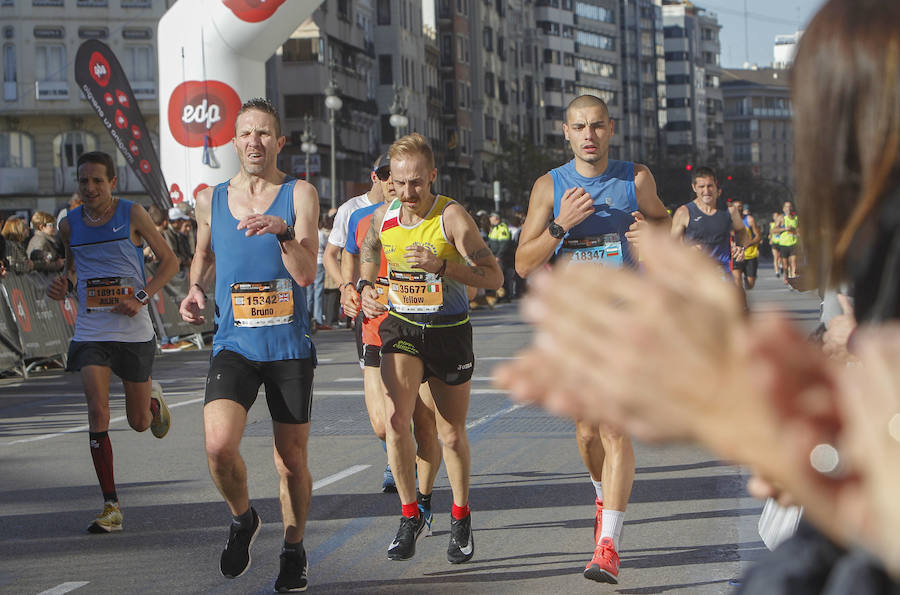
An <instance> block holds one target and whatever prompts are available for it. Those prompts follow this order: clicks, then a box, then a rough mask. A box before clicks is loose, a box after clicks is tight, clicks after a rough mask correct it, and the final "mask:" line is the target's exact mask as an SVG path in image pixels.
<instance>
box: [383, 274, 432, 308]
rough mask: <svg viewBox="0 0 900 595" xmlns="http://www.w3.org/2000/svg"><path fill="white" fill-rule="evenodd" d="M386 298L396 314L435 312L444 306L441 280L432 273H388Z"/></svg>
mask: <svg viewBox="0 0 900 595" xmlns="http://www.w3.org/2000/svg"><path fill="white" fill-rule="evenodd" d="M388 283H389V288H388V298H389V299H390V301H391V307H392V308H393V309H394V310H396V311H397V312H437V311H438V310H440V309H441V307H442V306H443V305H444V289H443V286H442V284H441V279H440V277H438V276H437V275H435V274H434V273H426V272H424V271H422V272H414V271H389V272H388Z"/></svg>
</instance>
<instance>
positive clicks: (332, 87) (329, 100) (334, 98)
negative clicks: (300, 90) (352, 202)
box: [325, 72, 344, 209]
mask: <svg viewBox="0 0 900 595" xmlns="http://www.w3.org/2000/svg"><path fill="white" fill-rule="evenodd" d="M340 91H341V88H340V87H338V85H337V83H336V82H335V81H334V73H333V72H332V73H331V81H330V82H329V83H328V86H327V87H325V107H327V108H328V124H329V125H330V126H331V208H332V209H333V208H336V207H337V169H336V166H335V153H337V147H336V146H335V145H336V143H335V140H334V113H335V112H336V111H338V110H339V109H341V107H342V106H343V105H344V102H343V101H341V98H340V97H338V93H340Z"/></svg>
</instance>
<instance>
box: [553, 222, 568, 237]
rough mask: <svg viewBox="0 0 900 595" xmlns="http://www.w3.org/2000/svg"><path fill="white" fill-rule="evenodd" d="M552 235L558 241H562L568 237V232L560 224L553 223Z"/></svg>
mask: <svg viewBox="0 0 900 595" xmlns="http://www.w3.org/2000/svg"><path fill="white" fill-rule="evenodd" d="M549 231H550V235H551V236H553V237H554V238H556V239H557V240H559V239H562V237H563V236H564V235H566V230H564V229H563V228H562V227H561V226H560V225H559V224H557V223H551V224H550V230H549Z"/></svg>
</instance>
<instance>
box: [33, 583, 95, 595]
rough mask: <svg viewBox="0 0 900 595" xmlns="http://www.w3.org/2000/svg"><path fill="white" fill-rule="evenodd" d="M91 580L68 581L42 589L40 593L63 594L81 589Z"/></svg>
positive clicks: (41, 594)
mask: <svg viewBox="0 0 900 595" xmlns="http://www.w3.org/2000/svg"><path fill="white" fill-rule="evenodd" d="M88 583H89V581H71V582H68V583H62V584H59V585H56V586H55V587H53V588H52V589H47V590H46V591H41V592H40V593H38V595H63V593H68V592H69V591H74V590H75V589H80V588H81V587H83V586H85V585H87V584H88Z"/></svg>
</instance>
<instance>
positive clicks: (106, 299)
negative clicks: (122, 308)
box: [85, 277, 134, 312]
mask: <svg viewBox="0 0 900 595" xmlns="http://www.w3.org/2000/svg"><path fill="white" fill-rule="evenodd" d="M85 295H86V298H87V299H86V302H87V303H86V304H85V308H86V309H87V311H88V312H110V311H112V309H113V308H115V307H116V305H118V303H119V302H120V301H121V300H123V299H125V298H126V297H129V296H133V295H134V277H103V278H100V279H88V280H87V283H85Z"/></svg>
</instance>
